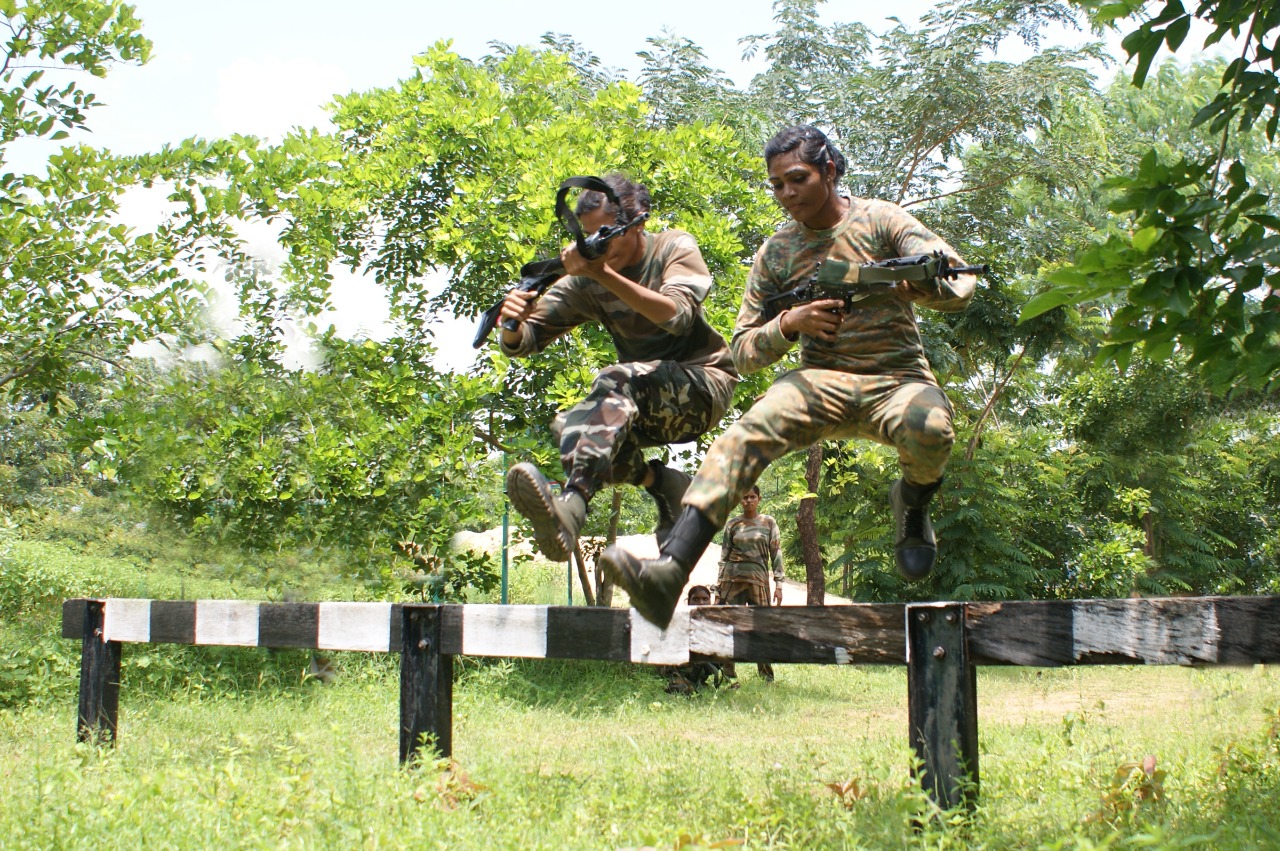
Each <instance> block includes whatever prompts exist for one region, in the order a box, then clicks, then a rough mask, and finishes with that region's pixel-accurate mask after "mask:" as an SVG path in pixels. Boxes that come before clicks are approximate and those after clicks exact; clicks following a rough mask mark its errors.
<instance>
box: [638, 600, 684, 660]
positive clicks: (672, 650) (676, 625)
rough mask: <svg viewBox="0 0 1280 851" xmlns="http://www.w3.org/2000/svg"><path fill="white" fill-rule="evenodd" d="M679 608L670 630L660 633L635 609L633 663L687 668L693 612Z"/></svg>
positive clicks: (673, 617) (673, 615) (668, 625)
mask: <svg viewBox="0 0 1280 851" xmlns="http://www.w3.org/2000/svg"><path fill="white" fill-rule="evenodd" d="M690 611H692V610H691V609H684V608H679V609H676V610H675V613H674V614H672V615H671V623H669V624H667V628H666V629H658V628H657V627H656V626H654V625H653V624H651V623H649V622H648V621H647V620H645V619H644V618H642V617H640V613H639V612H637V611H636V610H635V609H630V610H629V611H628V617H629V618H630V619H631V653H630V657H631V661H632V662H636V663H637V664H641V665H683V664H684V663H685V662H688V661H689V612H690Z"/></svg>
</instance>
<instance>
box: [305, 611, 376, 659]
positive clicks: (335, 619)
mask: <svg viewBox="0 0 1280 851" xmlns="http://www.w3.org/2000/svg"><path fill="white" fill-rule="evenodd" d="M391 608H392V606H391V604H390V603H321V604H320V621H319V624H318V626H317V638H316V644H317V646H318V647H319V648H320V649H321V650H363V651H366V652H373V653H386V652H388V651H390V650H391V649H392V648H393V647H394V646H395V645H392V644H389V643H388V642H389V640H390V636H391Z"/></svg>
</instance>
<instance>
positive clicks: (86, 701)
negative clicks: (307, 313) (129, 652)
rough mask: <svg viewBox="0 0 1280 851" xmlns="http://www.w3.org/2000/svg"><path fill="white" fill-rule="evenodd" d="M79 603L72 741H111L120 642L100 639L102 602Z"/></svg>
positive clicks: (117, 706) (117, 694)
mask: <svg viewBox="0 0 1280 851" xmlns="http://www.w3.org/2000/svg"><path fill="white" fill-rule="evenodd" d="M82 604H83V611H82V613H81V625H82V626H81V630H82V632H81V642H82V643H81V649H80V699H79V707H78V712H77V714H76V717H77V723H76V740H77V741H80V742H95V743H110V744H114V743H115V740H116V729H117V726H118V721H119V716H120V643H119V642H118V641H106V640H104V638H103V635H104V632H103V629H104V626H105V624H106V602H105V601H103V600H84V601H82Z"/></svg>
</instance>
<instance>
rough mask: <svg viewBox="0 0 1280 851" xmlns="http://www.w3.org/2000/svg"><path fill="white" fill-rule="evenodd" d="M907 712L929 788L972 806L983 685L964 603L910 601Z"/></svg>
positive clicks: (943, 801)
mask: <svg viewBox="0 0 1280 851" xmlns="http://www.w3.org/2000/svg"><path fill="white" fill-rule="evenodd" d="M907 712H908V716H909V718H910V722H909V723H910V727H911V746H912V747H913V748H914V749H915V752H916V755H917V756H918V757H919V758H920V761H921V763H922V765H921V769H920V771H921V777H920V783H921V785H922V786H924V788H925V791H927V792H928V793H929V795H930V797H932V798H933V800H934V801H935V802H936V803H937V804H938V806H940V807H942V808H943V809H948V810H949V809H954V808H955V807H957V806H960V805H961V804H963V805H964V806H965V807H967V808H969V809H972V807H973V805H974V803H975V802H976V799H977V794H978V684H977V668H975V667H974V665H973V664H972V663H971V662H970V660H969V647H968V641H967V636H966V632H965V606H964V604H963V603H924V604H915V605H908V606H907Z"/></svg>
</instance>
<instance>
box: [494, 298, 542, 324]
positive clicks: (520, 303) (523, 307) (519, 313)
mask: <svg viewBox="0 0 1280 851" xmlns="http://www.w3.org/2000/svg"><path fill="white" fill-rule="evenodd" d="M537 300H538V294H537V293H534V292H529V291H528V290H511V291H510V292H508V293H507V294H506V296H504V297H503V299H502V310H501V311H500V312H499V316H500V318H501V319H502V320H507V319H514V320H515V321H516V322H523V321H525V320H526V319H528V318H529V315H530V314H531V313H533V306H534V304H535V303H536V302H537Z"/></svg>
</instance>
